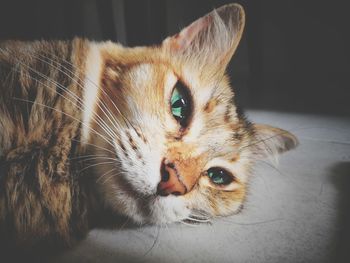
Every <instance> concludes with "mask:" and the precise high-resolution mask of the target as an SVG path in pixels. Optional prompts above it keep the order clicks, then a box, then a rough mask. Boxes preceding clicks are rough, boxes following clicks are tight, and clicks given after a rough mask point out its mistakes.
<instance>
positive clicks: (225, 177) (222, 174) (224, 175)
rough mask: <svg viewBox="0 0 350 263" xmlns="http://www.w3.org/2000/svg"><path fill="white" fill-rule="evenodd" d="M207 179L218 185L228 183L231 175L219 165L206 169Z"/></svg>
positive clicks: (230, 180) (231, 178)
mask: <svg viewBox="0 0 350 263" xmlns="http://www.w3.org/2000/svg"><path fill="white" fill-rule="evenodd" d="M207 174H208V177H209V179H210V180H211V181H212V182H213V183H214V184H218V185H228V184H230V183H231V182H232V181H233V179H234V178H233V176H232V174H231V173H230V172H228V171H226V170H225V169H223V168H220V167H212V168H210V169H209V170H208V171H207Z"/></svg>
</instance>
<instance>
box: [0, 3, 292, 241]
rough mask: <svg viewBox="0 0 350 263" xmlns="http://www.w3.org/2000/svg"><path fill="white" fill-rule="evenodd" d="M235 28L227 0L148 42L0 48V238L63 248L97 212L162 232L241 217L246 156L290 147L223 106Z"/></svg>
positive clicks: (238, 14)
mask: <svg viewBox="0 0 350 263" xmlns="http://www.w3.org/2000/svg"><path fill="white" fill-rule="evenodd" d="M244 24H245V14H244V10H243V8H242V7H241V6H240V5H238V4H228V5H225V6H222V7H220V8H218V9H216V10H214V11H212V12H211V13H209V14H207V15H205V16H204V17H201V18H199V19H198V20H196V21H195V22H193V23H192V24H190V25H189V26H187V27H185V28H184V29H183V30H181V31H180V32H179V33H178V34H176V35H174V36H170V37H168V38H166V39H165V40H164V41H163V42H162V43H161V44H160V45H156V46H151V47H135V48H127V47H123V46H121V45H120V44H116V43H112V42H109V41H107V42H94V41H88V40H86V39H81V38H75V39H73V40H72V41H34V42H21V41H4V42H1V44H0V237H1V239H2V240H5V242H9V243H13V244H15V245H16V246H18V247H24V248H32V247H34V246H40V245H43V244H45V245H47V244H51V245H54V246H63V247H66V246H70V245H72V244H73V243H74V242H75V240H79V239H81V238H83V237H84V236H85V235H86V233H87V232H88V231H89V230H90V229H91V228H93V227H95V226H96V225H97V224H98V222H100V221H101V218H103V217H104V215H106V214H107V215H108V214H110V215H122V216H125V217H126V218H129V219H131V220H132V221H133V222H135V223H136V224H160V225H162V224H168V223H172V222H179V221H187V222H197V221H201V220H203V221H205V220H207V219H208V220H209V219H212V218H215V217H220V216H228V215H232V214H235V213H237V212H239V211H240V209H241V208H242V204H243V203H244V200H245V197H246V195H247V191H248V189H247V188H248V180H249V177H250V174H251V172H252V168H253V166H254V163H255V161H256V160H257V159H259V158H265V157H267V156H276V155H277V154H279V153H281V152H284V151H287V150H289V149H292V148H294V147H295V146H296V145H297V144H298V141H297V138H296V137H295V136H294V135H292V134H291V133H289V132H287V131H285V130H282V129H279V128H275V127H271V126H268V125H262V124H253V123H251V122H249V121H248V120H247V119H246V118H245V117H244V115H243V114H242V113H240V111H239V110H238V109H237V107H236V105H235V103H234V100H235V95H234V92H233V91H232V88H231V86H230V83H229V78H228V76H227V74H226V73H225V71H226V67H227V65H228V63H229V61H230V60H231V57H232V56H233V54H234V52H235V50H236V48H237V46H238V43H239V41H240V39H241V36H242V32H243V28H244Z"/></svg>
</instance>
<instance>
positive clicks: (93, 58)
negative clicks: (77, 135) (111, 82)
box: [83, 42, 102, 142]
mask: <svg viewBox="0 0 350 263" xmlns="http://www.w3.org/2000/svg"><path fill="white" fill-rule="evenodd" d="M101 69H102V60H101V55H100V50H99V47H98V45H97V44H96V43H94V42H91V44H90V50H89V53H88V56H87V59H86V69H85V72H86V75H85V81H84V106H83V107H84V112H83V141H85V142H87V141H88V140H89V137H90V136H89V135H90V130H91V128H90V123H91V119H92V117H93V115H94V112H95V107H96V102H97V100H98V90H99V88H100V87H99V85H100V74H101Z"/></svg>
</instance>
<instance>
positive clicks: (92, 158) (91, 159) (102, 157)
mask: <svg viewBox="0 0 350 263" xmlns="http://www.w3.org/2000/svg"><path fill="white" fill-rule="evenodd" d="M99 159H103V160H113V161H115V162H116V163H121V162H120V160H118V159H116V158H111V157H106V156H97V157H90V158H88V157H86V158H85V159H84V158H82V160H79V159H76V160H78V161H81V162H89V161H93V160H99ZM70 160H71V159H70Z"/></svg>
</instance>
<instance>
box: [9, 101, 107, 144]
mask: <svg viewBox="0 0 350 263" xmlns="http://www.w3.org/2000/svg"><path fill="white" fill-rule="evenodd" d="M13 99H14V100H19V101H24V102H29V103H33V104H36V105H39V106H42V107H45V108H48V109H51V110H54V111H57V112H59V113H62V114H64V115H66V116H68V117H70V118H72V119H73V120H75V121H77V122H78V123H81V124H82V125H86V124H85V123H83V122H82V121H81V120H79V119H77V118H75V117H74V116H72V115H70V114H68V113H66V112H63V111H61V110H58V109H55V108H53V107H50V106H48V105H45V104H42V103H39V102H36V101H31V100H26V99H21V98H16V97H13ZM87 127H88V128H89V129H91V130H92V131H93V132H94V133H95V134H97V135H99V136H100V137H101V138H102V139H103V140H104V141H105V142H107V143H108V144H109V145H110V146H112V147H114V145H113V143H112V142H111V141H109V140H108V139H107V138H106V137H105V136H103V135H102V134H100V133H99V132H97V131H96V130H94V129H93V128H91V127H89V126H87Z"/></svg>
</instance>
